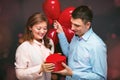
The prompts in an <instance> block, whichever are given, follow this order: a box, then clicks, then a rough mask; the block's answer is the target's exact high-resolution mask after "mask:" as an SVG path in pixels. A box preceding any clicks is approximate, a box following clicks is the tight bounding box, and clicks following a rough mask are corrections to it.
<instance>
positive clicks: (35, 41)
mask: <svg viewBox="0 0 120 80" xmlns="http://www.w3.org/2000/svg"><path fill="white" fill-rule="evenodd" d="M33 43H36V44H38V45H39V46H41V45H43V44H44V40H42V43H40V42H38V41H37V40H35V39H34V40H33Z"/></svg>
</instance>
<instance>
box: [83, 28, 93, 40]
mask: <svg viewBox="0 0 120 80" xmlns="http://www.w3.org/2000/svg"><path fill="white" fill-rule="evenodd" d="M92 32H93V30H92V28H90V29H89V30H88V31H87V32H86V33H85V34H84V35H83V36H82V39H84V40H85V41H87V40H88V38H89V37H90V35H91V33H92Z"/></svg>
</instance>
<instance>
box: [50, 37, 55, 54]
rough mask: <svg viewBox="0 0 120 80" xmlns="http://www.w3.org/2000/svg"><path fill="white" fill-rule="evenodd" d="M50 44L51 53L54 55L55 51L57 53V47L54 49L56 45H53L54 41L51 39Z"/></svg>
mask: <svg viewBox="0 0 120 80" xmlns="http://www.w3.org/2000/svg"><path fill="white" fill-rule="evenodd" d="M50 44H51V46H52V47H51V52H52V53H54V51H55V47H54V43H53V40H52V39H50Z"/></svg>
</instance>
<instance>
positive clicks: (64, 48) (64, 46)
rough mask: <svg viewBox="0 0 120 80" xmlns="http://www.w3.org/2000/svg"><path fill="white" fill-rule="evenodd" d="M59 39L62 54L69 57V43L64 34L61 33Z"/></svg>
mask: <svg viewBox="0 0 120 80" xmlns="http://www.w3.org/2000/svg"><path fill="white" fill-rule="evenodd" d="M58 38H59V43H60V46H61V49H62V52H63V54H64V55H65V56H68V52H69V43H68V41H67V38H66V36H65V34H64V32H61V33H59V34H58Z"/></svg>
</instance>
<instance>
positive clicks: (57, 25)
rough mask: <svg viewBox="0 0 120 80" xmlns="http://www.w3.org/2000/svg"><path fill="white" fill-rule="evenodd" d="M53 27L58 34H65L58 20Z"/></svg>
mask: <svg viewBox="0 0 120 80" xmlns="http://www.w3.org/2000/svg"><path fill="white" fill-rule="evenodd" d="M53 26H54V28H55V29H56V31H57V33H60V32H63V28H62V26H61V24H60V23H59V22H58V21H57V20H55V21H54V24H53Z"/></svg>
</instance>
